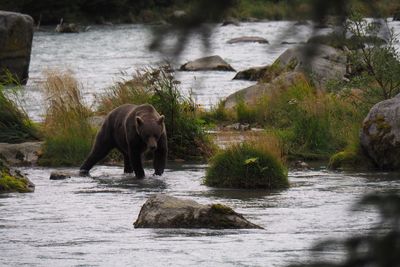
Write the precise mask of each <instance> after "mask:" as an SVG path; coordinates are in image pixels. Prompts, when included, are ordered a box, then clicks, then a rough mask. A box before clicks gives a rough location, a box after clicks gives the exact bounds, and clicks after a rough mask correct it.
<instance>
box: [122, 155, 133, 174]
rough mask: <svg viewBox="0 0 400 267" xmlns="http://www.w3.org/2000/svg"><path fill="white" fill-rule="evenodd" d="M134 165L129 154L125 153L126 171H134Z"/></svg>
mask: <svg viewBox="0 0 400 267" xmlns="http://www.w3.org/2000/svg"><path fill="white" fill-rule="evenodd" d="M132 172H133V167H132V164H131V161H130V160H129V156H128V155H125V154H124V173H132Z"/></svg>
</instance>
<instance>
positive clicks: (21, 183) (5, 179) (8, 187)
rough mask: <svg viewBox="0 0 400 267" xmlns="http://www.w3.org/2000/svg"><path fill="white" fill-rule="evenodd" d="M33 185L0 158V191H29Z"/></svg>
mask: <svg viewBox="0 0 400 267" xmlns="http://www.w3.org/2000/svg"><path fill="white" fill-rule="evenodd" d="M33 191H35V185H34V184H33V183H32V182H31V181H30V180H29V179H28V178H27V177H25V176H24V175H23V174H22V173H21V172H19V171H18V170H14V169H12V168H10V167H8V166H7V165H6V164H5V163H4V162H3V161H2V160H1V159H0V193H12V192H19V193H30V192H33Z"/></svg>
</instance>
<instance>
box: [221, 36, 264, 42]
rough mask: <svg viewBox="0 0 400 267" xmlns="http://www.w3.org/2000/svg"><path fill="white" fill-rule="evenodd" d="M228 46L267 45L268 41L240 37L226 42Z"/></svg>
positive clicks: (253, 37)
mask: <svg viewBox="0 0 400 267" xmlns="http://www.w3.org/2000/svg"><path fill="white" fill-rule="evenodd" d="M227 43H228V44H237V43H259V44H269V42H268V40H267V39H265V38H262V37H258V36H242V37H237V38H233V39H230V40H228V41H227Z"/></svg>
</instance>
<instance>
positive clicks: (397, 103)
mask: <svg viewBox="0 0 400 267" xmlns="http://www.w3.org/2000/svg"><path fill="white" fill-rule="evenodd" d="M399 118H400V94H399V95H397V96H396V97H394V98H391V99H388V100H384V101H382V102H379V103H378V104H376V105H374V106H373V107H372V108H371V110H370V111H369V113H368V115H367V117H366V118H365V119H364V122H363V128H362V132H361V135H360V141H361V146H362V147H363V149H364V151H365V152H366V154H367V155H368V156H369V157H370V158H372V159H373V161H374V162H375V163H376V165H377V166H378V167H379V168H380V169H386V170H400V120H399Z"/></svg>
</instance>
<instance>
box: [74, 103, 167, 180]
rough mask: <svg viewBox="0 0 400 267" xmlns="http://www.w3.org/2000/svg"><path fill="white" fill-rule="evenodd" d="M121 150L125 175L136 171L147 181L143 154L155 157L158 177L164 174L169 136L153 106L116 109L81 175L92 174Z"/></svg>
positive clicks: (103, 126)
mask: <svg viewBox="0 0 400 267" xmlns="http://www.w3.org/2000/svg"><path fill="white" fill-rule="evenodd" d="M113 148H116V149H118V150H119V151H120V152H121V153H122V155H123V156H124V172H125V173H132V172H133V171H134V172H135V175H136V177H137V178H143V177H144V176H145V175H144V170H143V165H142V158H143V154H144V152H146V151H151V152H153V154H154V158H153V166H154V171H155V173H154V174H155V175H162V174H163V172H164V168H165V163H166V160H167V150H168V149H167V134H166V130H165V124H164V116H160V114H158V112H157V111H156V109H155V108H154V107H153V106H152V105H149V104H143V105H139V106H137V105H131V104H125V105H122V106H119V107H117V108H115V109H114V110H112V111H111V112H110V113H109V114H108V115H107V117H106V119H105V121H104V123H103V125H102V126H101V129H100V131H99V132H98V133H97V136H96V140H95V142H94V145H93V148H92V151H91V152H90V154H89V156H88V157H87V159H86V160H85V162H84V163H83V164H82V166H81V168H80V172H79V173H80V174H81V175H88V174H89V171H90V169H91V168H92V167H93V166H94V165H95V164H96V163H97V162H99V161H100V160H101V159H103V158H104V157H105V156H107V154H108V153H109V152H110V151H111V149H113Z"/></svg>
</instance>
